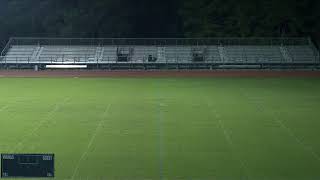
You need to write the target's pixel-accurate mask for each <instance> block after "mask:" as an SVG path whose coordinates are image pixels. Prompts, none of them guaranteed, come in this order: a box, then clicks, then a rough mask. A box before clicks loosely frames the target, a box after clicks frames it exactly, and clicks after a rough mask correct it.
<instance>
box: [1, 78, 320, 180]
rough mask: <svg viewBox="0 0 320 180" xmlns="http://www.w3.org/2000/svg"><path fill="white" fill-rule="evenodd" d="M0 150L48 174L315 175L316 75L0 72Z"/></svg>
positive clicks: (319, 175) (319, 153)
mask: <svg viewBox="0 0 320 180" xmlns="http://www.w3.org/2000/svg"><path fill="white" fill-rule="evenodd" d="M0 94H1V98H0V153H54V154H55V170H56V171H55V175H56V177H55V178H54V179H57V180H58V179H59V180H60V179H61V180H62V179H137V180H138V179H139V180H140V179H152V180H153V179H155V180H158V179H220V180H224V179H226V180H227V179H228V180H229V179H252V180H256V179H268V180H269V179H271V180H272V179H274V180H278V179H281V180H301V179H305V180H308V179H310V180H311V179H320V171H319V169H320V140H319V137H320V131H319V129H320V121H319V119H320V111H319V108H320V79H318V78H231V77H229V78H63V79H60V78H28V79H25V78H0Z"/></svg>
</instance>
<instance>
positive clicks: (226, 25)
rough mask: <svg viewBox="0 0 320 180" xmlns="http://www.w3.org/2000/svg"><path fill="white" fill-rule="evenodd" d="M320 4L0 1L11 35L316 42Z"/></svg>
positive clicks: (1, 34)
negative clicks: (287, 38)
mask: <svg viewBox="0 0 320 180" xmlns="http://www.w3.org/2000/svg"><path fill="white" fill-rule="evenodd" d="M319 30H320V1H319V0H264V1H262V0H261V1H259V0H0V40H1V44H0V45H1V46H3V44H5V41H7V40H8V38H9V37H10V36H51V37H227V36H228V37H249V36H255V37H258V36H259V37H260V36H263V37H270V36H275V37H279V36H310V37H312V38H313V39H314V40H315V41H318V40H319V39H320V38H319V37H320V33H319Z"/></svg>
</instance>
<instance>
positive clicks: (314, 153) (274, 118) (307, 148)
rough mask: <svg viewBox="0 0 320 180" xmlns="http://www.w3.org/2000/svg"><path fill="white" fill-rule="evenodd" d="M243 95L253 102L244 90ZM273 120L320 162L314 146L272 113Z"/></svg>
mask: <svg viewBox="0 0 320 180" xmlns="http://www.w3.org/2000/svg"><path fill="white" fill-rule="evenodd" d="M241 90H243V89H241ZM243 94H244V96H245V97H246V98H247V99H248V100H249V101H251V100H250V98H249V96H248V94H247V93H245V91H244V90H243ZM253 103H254V104H255V106H256V107H257V108H258V109H259V110H260V111H264V108H263V107H262V105H261V103H257V102H253ZM272 118H273V120H274V121H275V122H276V123H278V124H279V125H280V127H281V128H282V129H284V130H285V131H286V132H287V133H288V135H289V136H290V137H291V138H293V139H294V140H295V141H296V143H298V145H299V146H301V147H302V148H303V149H304V151H305V152H309V153H311V154H312V156H313V157H314V158H315V159H316V160H318V161H320V156H319V155H318V154H317V153H316V152H315V150H314V148H313V147H312V146H307V145H306V144H305V143H303V141H302V140H301V139H300V138H299V137H298V136H297V135H296V134H295V133H294V132H293V130H292V129H291V128H289V127H288V126H286V125H285V123H284V122H283V121H282V120H281V119H279V118H278V117H277V116H276V115H275V112H272Z"/></svg>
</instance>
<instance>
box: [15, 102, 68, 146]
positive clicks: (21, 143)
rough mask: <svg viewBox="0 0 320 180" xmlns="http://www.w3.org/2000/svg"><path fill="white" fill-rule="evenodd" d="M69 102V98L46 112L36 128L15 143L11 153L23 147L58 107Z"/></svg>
mask: <svg viewBox="0 0 320 180" xmlns="http://www.w3.org/2000/svg"><path fill="white" fill-rule="evenodd" d="M69 100H70V98H65V99H64V100H63V101H62V102H61V103H57V104H56V105H55V107H54V108H53V109H52V110H51V111H49V112H48V114H47V116H46V117H45V118H43V119H42V120H41V121H40V122H39V123H38V124H37V126H36V127H35V128H34V129H32V131H30V133H29V134H27V135H26V136H25V137H24V138H23V139H22V140H21V141H20V142H19V143H17V145H16V146H15V147H14V148H13V151H12V152H15V151H16V150H17V149H18V148H19V146H21V147H23V144H24V143H25V142H26V141H27V139H28V137H30V136H32V135H34V134H35V133H36V132H37V131H38V130H39V129H40V127H41V126H42V125H43V124H45V123H46V122H48V121H49V120H50V119H51V118H52V117H53V115H54V113H56V112H57V111H58V110H59V109H60V107H61V106H62V105H64V104H65V103H66V102H68V101H69Z"/></svg>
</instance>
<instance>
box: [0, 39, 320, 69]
mask: <svg viewBox="0 0 320 180" xmlns="http://www.w3.org/2000/svg"><path fill="white" fill-rule="evenodd" d="M30 45H31V46H36V45H37V46H68V47H69V46H70V47H72V46H88V47H89V46H90V47H91V46H92V47H99V48H100V47H101V48H102V47H103V46H113V47H132V48H134V47H135V46H154V47H161V48H162V47H167V46H172V47H181V46H186V47H187V46H188V47H190V46H191V47H200V48H201V47H208V46H216V47H217V48H218V47H222V48H223V47H227V46H270V47H272V46H277V47H278V46H279V47H280V46H299V45H303V46H308V47H310V48H311V49H312V51H313V53H314V61H313V62H305V63H304V62H301V63H295V62H276V63H275V62H260V61H259V60H257V61H256V62H250V63H249V62H246V61H245V60H244V61H228V60H227V59H226V58H225V57H224V56H223V59H221V60H220V61H215V60H206V61H203V62H185V61H183V60H181V59H183V58H182V57H179V56H176V59H175V61H172V60H168V59H166V60H165V61H161V62H157V61H156V62H152V61H146V60H145V59H143V60H141V62H140V61H139V62H132V61H128V62H111V61H109V60H107V61H102V60H101V59H102V57H101V56H102V55H103V48H102V49H101V52H100V51H99V52H98V55H99V56H98V57H97V56H96V57H97V58H95V59H94V60H90V61H89V60H87V61H83V62H81V61H80V60H79V59H76V58H74V59H73V61H70V60H68V61H65V60H64V59H63V58H62V61H59V62H56V61H55V60H54V59H53V58H52V59H51V62H49V63H48V62H46V63H43V62H41V61H37V62H36V61H34V60H32V59H30V58H28V61H27V62H23V63H21V62H19V59H18V58H17V60H16V61H10V62H8V61H7V60H6V54H7V53H8V51H9V50H10V48H11V47H13V46H30ZM217 51H219V50H218V49H217ZM190 53H191V52H190ZM219 53H220V51H219ZM224 53H225V52H224ZM245 53H246V52H245V51H243V53H242V55H243V56H245V55H246V54H245ZM220 55H221V54H220ZM224 55H225V54H224ZM38 56H39V55H38V54H37V58H39V57H38ZM48 64H78V65H87V66H88V69H108V70H118V69H143V70H148V69H211V70H214V69H320V55H319V51H318V49H317V48H316V47H315V45H314V44H313V43H312V41H311V40H310V38H167V39H162V38H151V39H141V38H37V37H12V38H10V40H9V41H8V43H7V44H6V46H5V48H4V49H3V50H2V52H1V56H0V68H1V69H33V68H34V66H35V65H37V66H38V67H39V69H45V66H46V65H48Z"/></svg>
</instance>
